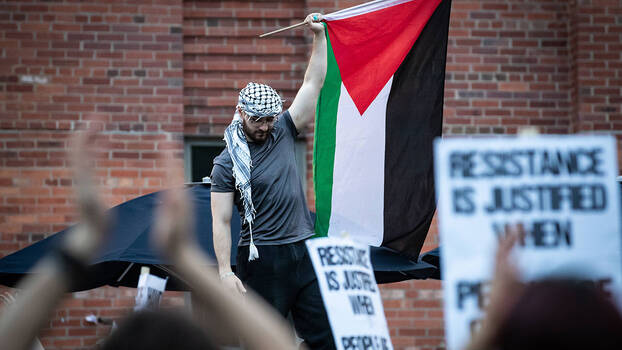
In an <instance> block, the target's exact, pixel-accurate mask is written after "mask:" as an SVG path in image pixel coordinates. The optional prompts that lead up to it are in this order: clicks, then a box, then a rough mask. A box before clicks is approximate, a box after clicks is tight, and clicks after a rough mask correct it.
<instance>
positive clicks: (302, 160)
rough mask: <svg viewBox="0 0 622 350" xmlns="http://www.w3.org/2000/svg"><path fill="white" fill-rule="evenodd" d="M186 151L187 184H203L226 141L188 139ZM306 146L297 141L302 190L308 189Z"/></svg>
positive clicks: (297, 157) (297, 163)
mask: <svg viewBox="0 0 622 350" xmlns="http://www.w3.org/2000/svg"><path fill="white" fill-rule="evenodd" d="M184 147H185V149H184V170H185V176H186V182H202V181H203V177H205V176H210V174H211V173H212V167H213V165H214V158H216V157H217V156H218V155H219V154H220V152H222V150H223V149H225V141H223V140H216V139H200V138H186V141H185V146H184ZM305 155H306V144H305V141H304V140H303V139H298V140H296V165H297V167H298V175H299V176H300V181H301V182H302V188H303V190H304V192H305V193H306V188H307V176H306V175H307V159H306V157H305Z"/></svg>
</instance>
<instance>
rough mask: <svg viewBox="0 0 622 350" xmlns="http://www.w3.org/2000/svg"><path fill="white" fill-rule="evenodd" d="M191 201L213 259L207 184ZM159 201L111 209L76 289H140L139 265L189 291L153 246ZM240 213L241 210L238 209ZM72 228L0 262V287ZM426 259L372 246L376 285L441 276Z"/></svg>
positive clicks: (234, 230)
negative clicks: (101, 238) (101, 237)
mask: <svg viewBox="0 0 622 350" xmlns="http://www.w3.org/2000/svg"><path fill="white" fill-rule="evenodd" d="M184 191H187V197H188V198H190V200H192V201H193V207H194V210H195V215H194V217H195V226H194V227H195V228H196V232H195V234H196V239H197V241H198V242H199V245H200V246H201V248H203V251H204V252H205V253H206V254H207V255H208V256H209V257H211V258H212V259H214V247H213V245H212V215H211V209H210V208H211V207H210V189H209V185H208V184H201V185H195V186H191V187H187V188H185V189H184ZM159 203H160V200H159V192H156V193H151V194H148V195H145V196H141V197H138V198H135V199H132V200H130V201H128V202H125V203H122V204H120V205H118V206H116V207H114V208H112V209H110V214H111V217H112V218H113V223H112V225H111V227H110V230H109V232H108V234H107V235H106V237H107V240H106V242H105V243H104V245H103V246H102V249H101V250H100V252H99V254H98V256H97V258H96V259H95V260H94V261H93V264H92V265H91V266H90V267H89V271H88V274H87V275H88V278H87V279H86V280H82V281H78V283H77V284H76V285H75V286H74V290H73V291H80V290H87V289H92V288H97V287H100V286H103V285H110V286H127V287H136V285H137V284H138V276H139V274H140V267H141V266H149V267H150V268H151V273H152V274H154V275H157V276H160V277H168V278H169V281H168V283H167V286H166V289H167V290H186V289H187V287H186V285H185V284H184V283H183V281H181V280H180V279H178V278H177V277H176V275H175V273H174V272H173V271H172V270H171V268H170V266H169V265H167V263H166V261H164V260H163V259H162V258H161V256H160V255H159V254H158V253H157V252H155V251H154V250H153V249H152V247H151V245H150V242H149V235H150V232H151V226H152V224H153V213H154V211H155V208H156V207H157V206H158V204H159ZM234 212H236V213H237V210H234ZM68 230H69V229H66V230H63V231H60V232H58V233H56V234H54V235H52V236H50V237H48V238H46V239H43V240H41V241H39V242H37V243H34V244H32V245H30V246H28V247H26V248H24V249H22V250H19V251H17V252H15V253H13V254H11V255H8V256H6V257H4V258H2V259H0V284H2V285H6V286H11V287H12V286H15V284H17V282H18V281H19V280H20V279H21V277H23V276H24V275H25V274H27V273H30V272H31V271H30V270H31V268H32V267H33V266H34V265H35V264H36V263H37V262H38V260H39V259H40V258H41V257H43V256H44V255H46V254H47V253H48V252H50V251H51V250H53V249H54V248H55V247H56V246H57V245H58V244H59V242H60V241H61V238H62V237H63V236H64V235H65V234H66V233H67V231H68ZM239 231H240V218H239V215H233V218H232V220H231V240H232V242H233V244H232V245H231V246H232V252H231V265H232V266H234V265H235V255H236V252H237V247H236V244H235V243H236V242H237V240H238V237H239ZM425 257H426V255H425V254H424V255H422V257H421V258H420V259H419V261H418V262H413V261H411V260H409V259H407V258H405V257H403V256H400V255H399V254H396V253H395V252H392V251H390V250H389V249H386V248H376V247H372V250H371V260H372V265H373V266H374V270H375V272H376V279H377V280H378V283H387V282H396V281H402V280H406V279H413V278H416V279H425V278H434V277H435V276H437V275H438V265H436V266H435V265H433V264H430V263H428V262H425V261H424V260H423V259H424V258H425Z"/></svg>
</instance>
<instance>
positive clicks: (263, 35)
mask: <svg viewBox="0 0 622 350" xmlns="http://www.w3.org/2000/svg"><path fill="white" fill-rule="evenodd" d="M304 24H305V22H300V23H296V24H293V25H291V26H289V27H285V28H281V29H277V30H273V31H271V32H268V33H263V34H261V35H260V36H259V37H260V38H263V37H265V36H268V35H272V34H276V33H280V32H284V31H286V30H290V29H294V28H298V27H300V26H303V25H304Z"/></svg>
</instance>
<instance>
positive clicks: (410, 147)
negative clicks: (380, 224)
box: [382, 0, 451, 259]
mask: <svg viewBox="0 0 622 350" xmlns="http://www.w3.org/2000/svg"><path fill="white" fill-rule="evenodd" d="M450 8H451V0H443V1H442V2H441V3H440V4H439V5H438V7H437V8H436V10H435V12H434V14H433V15H432V17H430V19H429V21H428V23H427V24H426V26H425V27H424V28H423V31H422V32H421V34H420V35H419V38H418V39H417V41H416V42H415V44H414V45H413V47H412V49H411V50H410V52H409V53H408V55H407V56H406V58H405V59H404V61H403V62H402V64H401V65H400V67H399V68H398V69H397V71H396V72H395V75H394V76H393V85H392V87H391V93H390V95H389V100H388V103H387V121H386V148H385V172H384V174H385V184H384V238H383V242H382V246H384V247H388V248H391V249H393V250H396V251H398V252H400V253H402V254H404V255H406V256H408V257H409V258H411V259H417V257H418V256H419V253H420V251H421V248H422V246H423V242H424V240H425V238H426V236H427V234H428V229H429V228H430V223H431V222H432V217H433V216H434V211H435V210H436V200H435V195H434V164H433V150H432V146H433V141H434V138H436V137H438V136H440V135H441V130H442V126H443V94H444V88H445V61H446V56H447V34H448V27H449V12H450Z"/></svg>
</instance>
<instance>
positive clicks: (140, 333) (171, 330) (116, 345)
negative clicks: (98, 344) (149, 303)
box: [102, 311, 218, 350]
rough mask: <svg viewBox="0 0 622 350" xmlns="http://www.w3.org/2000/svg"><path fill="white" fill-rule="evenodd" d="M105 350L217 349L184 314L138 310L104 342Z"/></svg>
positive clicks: (103, 347)
mask: <svg viewBox="0 0 622 350" xmlns="http://www.w3.org/2000/svg"><path fill="white" fill-rule="evenodd" d="M102 349H104V350H126V349H127V350H157V349H162V350H164V349H188V350H195V349H196V350H199V349H201V350H212V349H218V348H217V347H216V346H214V345H213V343H212V342H211V341H210V340H209V338H208V336H207V334H206V333H205V331H204V330H203V329H201V328H200V327H199V326H198V325H197V324H196V323H195V322H193V321H192V320H191V319H190V318H188V317H186V316H185V315H183V314H181V313H177V312H171V311H141V312H138V313H135V314H133V315H131V316H129V317H128V318H127V319H126V320H124V321H123V322H122V323H121V324H120V326H119V328H118V329H117V330H116V331H114V332H113V333H112V334H111V335H110V337H109V338H108V339H106V341H105V342H104V344H103V346H102Z"/></svg>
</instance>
